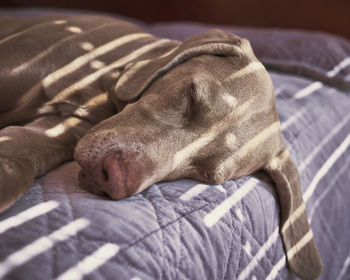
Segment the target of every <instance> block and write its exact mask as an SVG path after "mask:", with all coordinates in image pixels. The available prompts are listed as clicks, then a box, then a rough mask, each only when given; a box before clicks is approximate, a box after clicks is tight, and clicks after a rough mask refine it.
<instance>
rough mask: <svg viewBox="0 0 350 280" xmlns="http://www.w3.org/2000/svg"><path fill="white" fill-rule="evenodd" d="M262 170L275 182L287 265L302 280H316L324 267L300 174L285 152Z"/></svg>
mask: <svg viewBox="0 0 350 280" xmlns="http://www.w3.org/2000/svg"><path fill="white" fill-rule="evenodd" d="M264 170H265V171H267V173H268V174H269V175H270V176H271V178H272V180H273V181H274V183H275V187H276V191H277V195H278V198H279V202H280V207H281V225H280V232H281V235H282V239H283V243H284V247H285V251H286V255H287V261H288V264H289V266H290V268H291V270H292V271H293V272H294V273H295V274H296V275H297V276H298V277H300V278H301V279H316V278H317V277H318V276H319V275H320V274H321V273H322V271H323V263H322V259H321V257H320V254H319V252H318V250H317V247H316V244H315V241H314V239H313V235H312V231H311V228H310V225H309V223H308V220H307V216H306V209H305V203H304V201H303V198H302V194H301V189H300V179H299V173H298V170H297V168H296V166H295V165H294V163H293V161H292V159H291V157H290V155H289V152H288V150H287V149H285V150H284V151H283V152H281V153H280V154H278V155H277V156H276V157H275V158H273V159H272V160H271V161H270V162H269V163H268V164H267V165H266V166H265V167H264Z"/></svg>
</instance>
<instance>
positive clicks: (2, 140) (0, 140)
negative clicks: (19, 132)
mask: <svg viewBox="0 0 350 280" xmlns="http://www.w3.org/2000/svg"><path fill="white" fill-rule="evenodd" d="M9 140H11V137H9V136H0V143H1V142H5V141H9Z"/></svg>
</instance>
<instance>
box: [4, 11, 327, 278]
mask: <svg viewBox="0 0 350 280" xmlns="http://www.w3.org/2000/svg"><path fill="white" fill-rule="evenodd" d="M0 24H1V25H0V38H1V39H0V83H1V95H0V127H2V130H1V131H0V147H1V149H0V165H1V168H0V193H1V197H0V211H4V210H5V209H7V208H8V207H10V206H11V205H12V204H13V203H14V202H15V201H16V200H17V199H18V198H19V197H20V196H21V195H23V193H24V192H25V191H26V190H27V189H28V188H29V187H30V186H31V184H32V182H33V180H34V178H35V177H37V176H40V175H42V174H44V173H45V172H46V171H48V170H49V169H51V168H54V167H55V166H57V165H58V164H60V163H62V162H64V161H67V160H72V159H73V153H74V155H75V159H76V160H77V162H78V163H79V164H80V165H81V166H82V171H81V173H80V181H81V184H82V187H84V188H86V189H88V190H89V191H91V192H94V193H96V194H101V195H104V194H107V195H109V196H110V197H112V198H113V199H121V198H123V197H125V196H129V195H133V194H135V193H137V192H140V191H142V190H144V189H145V188H147V187H148V186H149V185H151V184H152V183H155V182H157V181H160V180H172V179H177V178H181V177H188V178H193V179H197V180H200V181H204V182H208V183H215V184H219V183H223V182H225V181H226V180H228V179H232V178H237V177H240V176H244V175H247V174H249V173H252V172H254V171H256V170H258V169H264V170H265V171H266V172H267V173H268V174H270V176H271V178H272V179H273V180H274V182H275V184H276V190H277V193H278V197H279V201H280V205H281V210H282V219H281V234H282V237H283V241H284V245H285V249H286V253H287V255H288V263H289V265H290V267H291V269H292V271H293V272H295V273H296V274H297V275H298V276H299V277H301V278H302V279H315V278H317V277H318V275H319V274H320V273H321V272H322V261H321V259H320V256H319V254H318V251H317V248H316V246H315V244H314V241H313V239H312V235H310V227H309V224H308V222H307V218H306V213H305V210H304V208H303V207H302V205H303V204H302V203H303V202H302V197H301V193H300V185H299V184H300V183H299V177H298V172H297V170H296V168H295V166H294V164H293V162H292V160H291V158H290V156H289V154H288V151H287V150H286V147H285V145H284V142H283V139H282V136H281V133H280V125H279V119H278V115H277V112H276V108H275V104H274V96H273V85H272V82H271V79H270V78H269V75H268V73H267V72H266V70H265V68H264V67H263V66H262V64H260V63H259V62H258V61H257V59H256V58H255V56H254V54H253V52H252V49H251V47H250V45H249V42H248V41H247V40H245V39H242V38H239V37H237V36H235V35H233V34H227V33H224V32H221V31H219V30H214V31H211V32H208V33H205V34H201V35H196V36H194V37H191V38H190V39H188V40H187V41H185V42H184V43H180V42H177V41H171V40H162V39H160V38H156V37H154V36H151V35H150V34H145V33H143V31H142V30H140V29H139V28H138V27H136V26H134V25H131V24H129V23H126V22H122V21H118V20H115V19H112V18H108V17H97V16H76V17H46V18H36V19H22V20H20V21H18V22H17V21H14V20H13V19H8V21H6V20H2V21H1V22H0ZM9 26H11V28H9ZM135 34H136V35H135ZM137 34H140V35H137ZM134 35H135V37H133V36H134ZM118 40H120V41H119V42H118ZM122 40H125V43H123V44H119V43H120V42H121V41H122ZM111 41H115V42H116V46H115V47H111V48H110V49H108V51H105V52H104V51H103V50H106V49H105V48H106V46H107V45H108V44H110V42H111ZM118 44H119V45H118ZM102 46H103V47H102ZM99 50H101V51H100V52H99ZM81 57H83V58H84V59H85V60H84V59H82V58H81ZM72 61H74V63H72ZM82 61H83V62H82ZM67 65H68V66H69V67H68V66H67ZM60 69H61V71H60ZM62 69H63V70H62ZM52 73H56V74H55V75H54V74H52ZM76 144H77V145H76ZM298 209H301V211H299V212H300V213H299V212H298V211H296V212H297V214H294V213H295V210H298ZM293 214H294V215H293ZM291 217H292V218H295V219H294V220H293V219H291ZM291 220H292V222H291ZM307 233H309V234H308V235H307ZM305 235H306V237H308V238H309V237H310V238H311V239H310V238H309V239H310V240H307V241H308V242H306V244H304V246H303V247H302V248H301V249H300V250H299V251H298V250H297V251H295V250H294V249H295V244H297V243H298V242H299V241H300V240H303V237H304V236H305ZM304 240H305V238H304ZM299 244H300V243H299ZM292 251H293V252H292Z"/></svg>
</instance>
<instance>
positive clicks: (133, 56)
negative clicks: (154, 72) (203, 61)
mask: <svg viewBox="0 0 350 280" xmlns="http://www.w3.org/2000/svg"><path fill="white" fill-rule="evenodd" d="M167 42H169V39H161V40H158V41H156V42H153V43H151V44H148V45H145V46H143V47H141V48H139V49H137V50H135V51H133V52H131V53H129V54H128V55H126V56H124V57H122V58H120V59H118V60H116V61H114V62H112V63H111V64H109V65H107V66H106V67H104V68H102V69H100V70H98V71H96V72H94V73H92V74H90V75H88V76H86V77H85V78H83V79H81V80H80V81H78V82H76V83H74V84H72V85H70V86H69V87H67V88H66V89H64V90H62V91H61V92H59V93H58V94H57V95H56V97H55V98H54V99H53V102H55V101H56V100H62V99H65V98H66V97H67V96H69V95H70V94H71V93H73V92H75V91H76V90H79V89H82V88H84V87H86V86H87V85H89V84H91V83H93V82H94V81H96V80H97V79H98V78H100V77H101V76H102V75H103V74H105V73H107V72H109V71H111V70H112V69H113V68H118V67H120V66H122V65H125V64H127V63H128V62H130V61H131V60H133V59H136V58H137V57H139V56H141V55H143V54H145V53H147V52H149V51H151V50H152V49H154V48H157V47H159V46H161V45H163V44H165V43H167Z"/></svg>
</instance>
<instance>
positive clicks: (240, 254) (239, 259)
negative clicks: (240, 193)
mask: <svg viewBox="0 0 350 280" xmlns="http://www.w3.org/2000/svg"><path fill="white" fill-rule="evenodd" d="M240 205H241V207H240V208H239V209H240V210H241V211H242V215H243V213H244V212H245V209H243V208H245V207H244V205H243V200H241V202H240ZM231 215H232V213H231ZM232 216H233V215H232ZM241 224H243V221H242V222H241ZM240 229H241V231H240V235H239V237H240V241H241V242H240V243H241V244H240V247H239V257H238V261H237V268H238V267H239V266H240V263H241V259H242V251H243V250H242V247H243V246H242V226H241V228H240ZM237 276H238V269H237V270H236V275H235V278H237Z"/></svg>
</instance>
